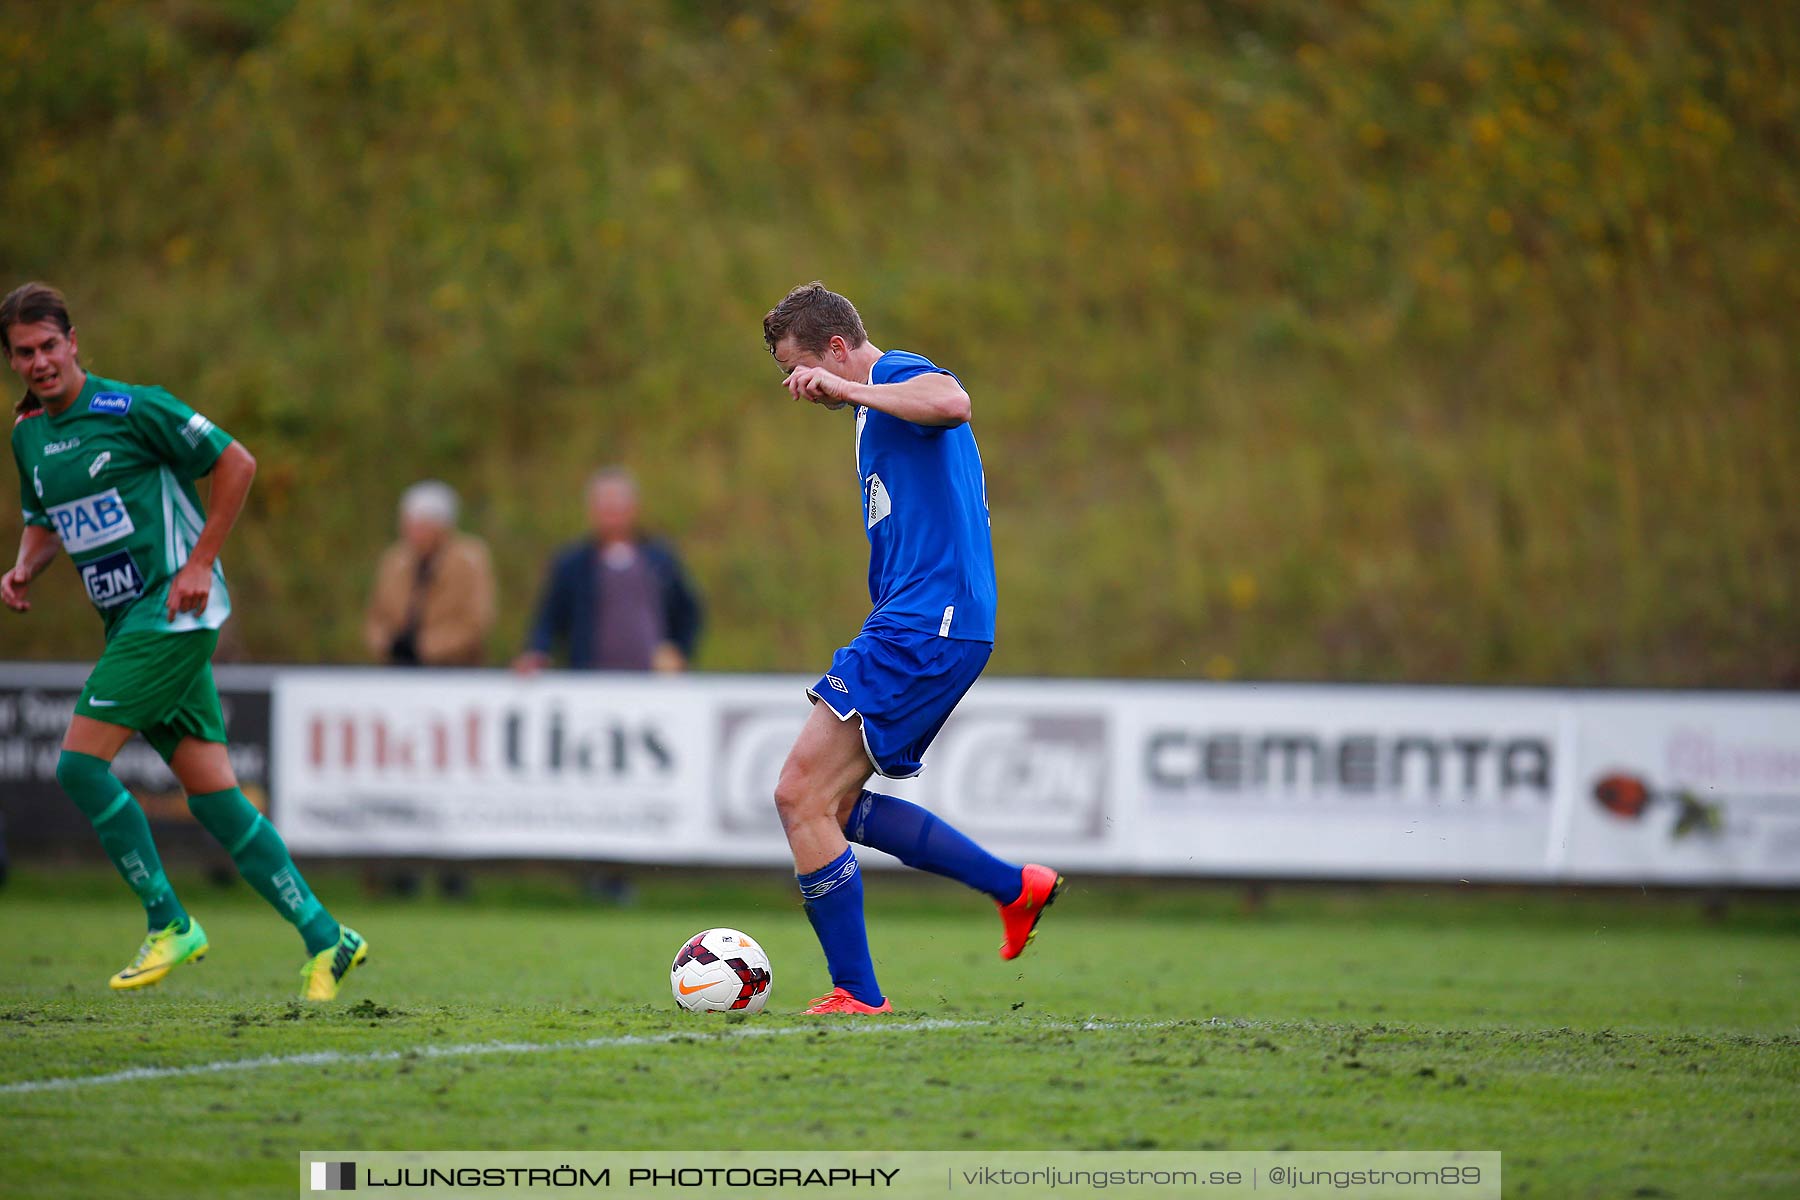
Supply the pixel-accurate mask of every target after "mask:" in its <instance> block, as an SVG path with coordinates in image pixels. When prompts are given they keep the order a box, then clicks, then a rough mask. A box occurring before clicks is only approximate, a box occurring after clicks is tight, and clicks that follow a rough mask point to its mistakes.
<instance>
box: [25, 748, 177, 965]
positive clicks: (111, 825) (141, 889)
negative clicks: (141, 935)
mask: <svg viewBox="0 0 1800 1200" xmlns="http://www.w3.org/2000/svg"><path fill="white" fill-rule="evenodd" d="M111 768H112V764H111V763H109V762H107V761H106V760H105V759H103V758H95V757H94V756H93V755H91V754H81V753H78V752H76V751H74V750H64V751H63V752H62V755H61V756H60V757H59V758H58V759H57V760H56V782H57V783H59V784H61V785H62V790H63V791H65V792H67V793H68V794H69V799H71V800H73V801H74V802H75V807H76V808H79V809H80V810H81V811H82V812H83V813H85V814H87V819H88V820H89V821H92V822H93V823H94V831H95V832H96V833H98V834H99V835H100V847H101V849H103V850H105V851H106V857H108V858H110V859H112V864H113V866H115V867H117V868H118V869H119V874H121V875H123V876H124V877H125V882H126V883H128V884H130V885H131V890H132V891H134V892H136V893H137V897H138V899H139V900H141V901H143V904H144V913H145V915H146V916H147V917H148V918H149V919H150V930H151V932H153V933H154V932H155V931H156V930H159V929H163V928H166V927H168V926H170V925H179V926H180V927H181V928H183V929H186V928H187V922H188V915H187V911H186V910H185V909H183V908H182V907H181V901H179V900H177V899H176V898H175V889H174V888H172V887H170V886H169V878H168V876H166V875H164V874H163V867H162V858H161V856H159V855H158V854H157V853H156V843H155V842H154V841H153V840H151V837H150V822H149V821H147V820H145V819H144V810H143V809H141V808H139V807H138V802H137V801H136V800H135V799H133V798H132V795H131V793H130V792H128V791H126V790H125V785H124V784H122V783H120V782H119V781H118V779H117V778H115V777H114V776H113V773H112V769H111Z"/></svg>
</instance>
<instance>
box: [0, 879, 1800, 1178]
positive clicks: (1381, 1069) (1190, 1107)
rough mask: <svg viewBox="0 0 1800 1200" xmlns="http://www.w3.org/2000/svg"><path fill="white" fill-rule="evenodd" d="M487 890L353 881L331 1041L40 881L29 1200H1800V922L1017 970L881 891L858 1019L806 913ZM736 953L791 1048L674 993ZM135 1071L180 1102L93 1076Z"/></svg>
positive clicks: (1, 933) (1282, 898)
mask: <svg viewBox="0 0 1800 1200" xmlns="http://www.w3.org/2000/svg"><path fill="white" fill-rule="evenodd" d="M177 882H178V884H179V883H181V882H182V881H181V880H179V879H178V880H177ZM503 886H504V894H500V893H502V889H503ZM479 887H480V888H481V891H482V898H481V900H480V902H478V903H475V904H460V905H459V904H451V903H446V902H440V901H435V900H433V901H413V902H391V901H390V902H373V901H370V900H367V899H364V898H362V897H361V896H359V894H358V892H357V889H356V888H355V887H354V886H352V885H351V884H350V883H349V881H347V880H344V879H331V878H327V879H325V880H323V881H322V885H321V887H320V891H321V894H322V895H323V896H324V897H325V898H326V900H327V902H328V903H330V904H332V905H333V907H334V908H335V909H336V910H337V911H339V912H340V914H342V915H344V916H346V917H348V918H349V919H350V920H351V921H352V923H354V924H355V925H356V926H357V927H358V928H359V929H361V930H362V932H363V933H364V934H365V935H367V936H368V938H369V940H370V943H371V947H372V959H371V963H370V965H369V967H368V968H367V969H366V970H365V971H363V972H360V973H359V974H358V975H357V976H355V977H353V981H352V983H351V984H350V985H349V987H348V988H347V994H346V997H345V998H344V999H343V1000H342V1001H340V1002H339V1003H337V1004H335V1005H332V1006H327V1007H309V1008H302V1007H301V1006H300V1005H298V1004H297V1003H295V1002H293V1001H292V1000H291V999H290V996H291V995H292V993H293V991H294V987H295V984H296V981H297V975H296V970H297V968H298V966H299V963H300V960H301V955H300V947H299V942H298V939H297V938H296V937H295V936H294V935H293V934H292V932H291V931H290V930H289V929H288V928H287V927H286V926H284V925H282V924H280V923H279V922H278V921H276V920H275V919H274V918H273V917H272V916H270V915H269V914H268V912H267V911H266V910H265V909H263V908H262V907H261V905H260V903H259V902H256V901H255V900H254V898H253V897H250V896H249V895H248V893H247V891H246V890H245V889H243V888H238V889H236V890H235V891H232V892H220V891H216V890H212V889H210V888H208V887H206V886H204V885H202V884H200V883H198V882H197V881H195V882H190V883H187V884H186V885H185V886H184V887H183V889H182V890H183V894H184V897H185V898H186V900H187V902H188V905H189V907H190V908H191V909H192V910H193V911H194V912H195V914H196V915H197V916H199V917H200V918H202V920H203V921H204V923H205V925H206V927H207V931H208V933H209V935H210V937H211V940H212V954H211V956H210V957H209V959H208V960H207V961H206V962H205V963H202V964H199V965H196V966H191V967H184V968H181V969H180V970H178V971H177V972H176V973H175V974H174V975H172V976H171V977H170V979H169V980H167V981H166V982H165V983H164V984H163V985H161V986H160V987H157V988H153V989H150V990H148V991H147V992H145V993H142V994H127V995H114V994H112V993H110V992H109V991H108V990H107V988H106V986H105V980H106V977H107V975H108V974H109V973H110V972H112V971H113V970H116V969H117V968H118V967H119V966H120V965H122V964H123V963H124V962H125V960H126V959H127V958H128V957H129V955H130V953H131V951H132V950H133V949H134V948H135V944H136V939H137V938H138V937H139V936H140V934H141V928H140V926H139V923H138V918H137V914H136V910H135V906H134V905H133V904H132V902H131V901H130V899H129V898H128V897H127V896H126V894H125V893H124V891H123V888H122V887H121V886H120V885H118V884H117V882H116V881H114V880H110V879H102V878H100V877H98V876H93V875H87V874H77V875H48V874H36V875H28V876H27V877H26V878H24V879H22V880H19V881H16V882H15V884H14V886H13V887H12V888H11V889H10V890H9V891H8V892H6V893H0V918H3V919H0V1164H3V1166H0V1179H3V1181H4V1182H3V1183H0V1193H4V1194H6V1195H19V1196H44V1197H50V1196H70V1197H75V1196H93V1195H102V1194H112V1193H113V1192H115V1191H117V1190H118V1188H119V1187H120V1186H126V1185H127V1184H128V1190H129V1191H131V1193H132V1194H134V1195H140V1196H156V1195H168V1196H194V1195H213V1196H222V1195H245V1196H249V1195H269V1194H287V1192H288V1190H289V1189H291V1188H292V1186H293V1179H294V1163H295V1155H296V1154H297V1152H299V1151H301V1150H308V1149H359V1148H366V1149H371V1150H378V1149H379V1150H398V1149H460V1150H477V1149H559V1150H600V1149H656V1148H668V1147H696V1148H716V1149H738V1148H750V1149H780V1148H788V1149H815V1148H865V1147H877V1148H896V1149H1000V1148H1015V1149H1017V1148H1044V1149H1091V1148H1105V1147H1113V1148H1159V1149H1210V1148H1229V1149H1236V1150H1262V1149H1288V1148H1291V1149H1494V1150H1500V1151H1502V1152H1503V1153H1504V1154H1505V1160H1504V1162H1505V1166H1504V1169H1505V1176H1506V1183H1507V1195H1509V1196H1515V1195H1516V1196H1550V1197H1576V1196H1609V1197H1610V1196H1634V1195H1635V1196H1666V1197H1715V1196H1734V1197H1738V1196H1791V1195H1795V1194H1800V1141H1797V1140H1796V1139H1795V1137H1794V1130H1795V1129H1797V1128H1800V1000H1797V999H1796V997H1800V938H1797V937H1796V934H1800V907H1797V906H1796V904H1795V903H1794V902H1793V901H1792V900H1781V901H1764V902H1757V903H1745V904H1741V905H1739V906H1738V907H1737V908H1736V909H1734V910H1733V911H1732V912H1731V913H1730V914H1729V915H1728V916H1727V917H1726V918H1725V919H1724V920H1723V921H1722V922H1716V923H1706V922H1703V921H1702V920H1701V919H1700V917H1699V915H1698V913H1697V911H1696V906H1695V904H1694V903H1693V902H1692V901H1686V902H1676V901H1670V900H1667V899H1658V898H1655V897H1637V896H1623V897H1620V896H1613V897H1606V898H1591V897H1589V898H1568V897H1544V896H1536V895H1518V894H1510V893H1505V894H1495V893H1489V894H1483V895H1467V894H1459V893H1458V892H1457V891H1456V890H1455V889H1447V888H1425V887H1416V888H1408V889H1403V890H1390V891H1386V892H1380V893H1360V894H1359V893H1349V892H1330V893H1318V892H1307V893H1285V892H1278V893H1277V894H1276V895H1275V897H1274V899H1273V900H1272V901H1271V902H1270V903H1269V904H1268V905H1267V906H1266V907H1265V908H1264V909H1262V910H1261V911H1258V912H1255V913H1246V912H1243V911H1241V910H1240V908H1239V905H1238V903H1237V897H1236V894H1235V893H1231V892H1225V891H1206V890H1199V889H1193V888H1170V887H1154V886H1151V885H1147V884H1132V885H1110V886H1101V885H1089V884H1086V883H1085V882H1084V881H1083V880H1080V879H1078V878H1077V879H1073V880H1071V887H1070V890H1069V892H1068V893H1067V894H1066V895H1065V897H1064V898H1063V899H1062V900H1061V901H1059V903H1058V905H1057V907H1056V908H1055V909H1054V910H1052V912H1051V913H1050V914H1049V916H1048V917H1046V919H1045V923H1044V926H1043V931H1042V932H1041V933H1040V935H1039V939H1038V942H1037V943H1036V944H1035V945H1034V946H1033V948H1032V949H1031V951H1029V952H1028V953H1027V954H1026V956H1025V957H1024V958H1022V959H1020V960H1019V961H1018V962H1016V963H1010V964H1009V963H1002V962H1001V961H1000V960H999V959H998V957H997V956H996V955H995V953H994V947H995V945H996V944H997V943H998V941H999V924H998V920H997V918H996V917H995V916H994V914H993V910H992V908H991V907H990V906H988V905H986V904H985V903H984V902H981V901H980V900H979V899H978V898H975V897H971V896H969V895H967V894H966V893H963V892H961V891H960V890H959V889H957V888H955V887H953V886H951V885H949V884H939V883H937V882H936V881H930V880H924V881H918V882H914V881H912V880H909V879H901V878H898V877H895V876H892V875H886V874H875V875H871V877H870V879H869V896H870V923H871V930H872V935H873V940H874V944H875V949H876V955H877V959H878V963H877V965H878V967H879V968H880V970H881V972H882V979H883V982H884V986H886V987H887V989H888V990H889V993H890V995H891V996H892V997H893V1000H894V1004H895V1008H896V1009H897V1010H898V1013H897V1015H896V1016H895V1017H892V1018H859V1019H853V1020H844V1019H834V1020H831V1021H819V1020H817V1019H813V1018H802V1017H799V1016H797V1015H795V1013H796V1010H797V1009H799V1008H800V1007H803V1006H804V1004H805V1002H806V1001H807V1000H808V999H810V998H811V997H812V996H814V995H816V994H818V993H819V992H822V991H824V990H826V986H827V983H826V979H825V976H824V974H823V965H822V962H821V960H820V957H819V954H818V951H817V949H816V946H815V944H814V942H813V940H812V936H811V932H810V930H809V929H808V928H807V925H806V922H805V920H804V918H803V917H802V916H801V914H800V912H799V908H798V904H797V903H796V902H795V900H794V898H793V896H792V894H791V890H790V889H789V888H788V887H786V886H784V885H783V884H782V883H781V881H779V880H778V879H768V880H764V879H759V878H745V879H741V880H736V881H727V882H714V883H707V882H704V881H700V880H697V879H695V878H691V877H681V876H655V875H653V876H650V877H648V879H647V880H646V882H645V883H644V885H643V887H642V888H641V890H640V893H639V896H638V898H637V902H636V903H634V904H632V905H630V906H627V907H613V906H599V905H590V904H586V903H583V902H581V901H578V900H576V899H574V898H573V897H570V896H564V895H561V894H560V893H558V892H557V890H556V889H554V888H551V887H548V886H544V885H529V884H527V885H520V884H517V883H510V884H505V885H503V884H502V883H496V882H493V881H483V882H482V883H481V884H480V885H479ZM714 924H728V925H735V926H738V927H740V928H743V929H745V930H747V931H749V932H750V933H752V934H753V935H754V936H756V937H757V938H759V939H760V940H761V941H762V942H763V944H764V945H765V946H766V947H767V948H768V950H769V953H770V956H771V958H772V960H773V964H774V976H775V983H774V993H773V997H772V1000H771V1003H770V1009H769V1011H768V1012H766V1013H764V1014H761V1015H759V1016H755V1017H750V1018H741V1017H718V1016H692V1015H688V1014H685V1013H681V1012H678V1011H676V1010H675V1009H674V1007H673V1004H672V1002H671V1000H670V998H669V993H668V983H667V979H666V977H665V972H666V970H667V967H668V962H669V959H670V958H671V957H672V956H673V955H674V953H675V952H676V950H678V949H679V948H680V946H681V943H682V941H683V939H684V938H686V937H688V936H689V935H691V934H693V933H694V932H695V931H697V930H699V929H701V928H703V927H705V926H707V925H714ZM297 1055H308V1056H310V1057H309V1058H306V1059H304V1060H302V1061H292V1060H291V1057H290V1056H297ZM134 1068H157V1069H161V1068H172V1069H174V1070H172V1071H169V1072H167V1073H163V1074H159V1075H155V1076H152V1077H140V1078H136V1079H130V1080H119V1081H112V1082H107V1081H103V1080H100V1079H96V1078H93V1077H99V1076H106V1075H110V1074H113V1073H117V1072H121V1071H127V1070H131V1069H134ZM196 1068H204V1069H196ZM84 1079H86V1080H87V1082H81V1081H82V1080H84ZM47 1081H69V1082H56V1083H54V1084H48V1083H47Z"/></svg>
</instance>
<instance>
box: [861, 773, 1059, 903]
mask: <svg viewBox="0 0 1800 1200" xmlns="http://www.w3.org/2000/svg"><path fill="white" fill-rule="evenodd" d="M844 834H845V836H846V837H848V838H849V839H850V840H851V841H853V842H856V843H858V844H860V845H864V846H872V847H874V848H875V849H877V850H885V851H886V852H887V853H889V854H891V855H893V856H894V857H895V858H897V859H899V860H900V861H901V862H903V863H905V864H906V865H907V866H909V867H917V868H918V869H919V870H921V871H930V872H931V873H932V874H933V875H945V876H948V877H949V878H951V879H954V880H956V881H957V882H958V883H964V884H967V885H968V886H970V887H972V888H974V889H975V890H976V891H978V892H986V893H987V894H988V895H990V896H992V897H993V898H994V899H995V900H998V901H999V902H1000V903H1001V904H1011V903H1012V902H1013V901H1014V900H1017V899H1018V898H1019V893H1020V892H1021V891H1022V890H1024V887H1025V878H1024V872H1023V870H1022V869H1021V868H1020V867H1018V866H1017V865H1016V864H1013V863H1009V862H1007V861H1006V860H1005V859H1000V858H995V857H994V856H993V855H992V854H989V853H988V852H987V851H986V850H983V849H982V848H981V847H980V846H977V845H976V844H975V843H974V842H972V841H970V840H969V839H968V837H967V836H966V835H964V834H963V833H961V832H960V831H958V830H957V829H956V827H955V826H953V825H951V824H950V823H949V822H948V821H944V820H941V819H939V818H938V817H935V816H933V815H932V814H931V813H929V812H927V811H926V810H925V809H922V808H920V807H919V806H918V805H916V804H912V803H909V802H908V801H905V800H901V799H899V798H898V797H895V796H883V795H881V794H880V793H879V792H864V793H863V794H862V796H861V798H860V799H858V800H857V802H856V807H855V808H854V809H853V810H852V811H851V813H850V824H849V825H848V826H846V827H845V829H844Z"/></svg>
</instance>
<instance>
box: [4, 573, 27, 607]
mask: <svg viewBox="0 0 1800 1200" xmlns="http://www.w3.org/2000/svg"><path fill="white" fill-rule="evenodd" d="M30 586H31V576H29V575H27V574H25V573H24V572H23V571H22V570H20V569H19V568H18V567H14V568H13V569H12V570H10V571H8V572H7V573H6V574H5V575H0V601H5V603H6V607H8V608H10V609H12V610H13V611H14V612H30V611H31V601H30V600H28V599H27V598H26V594H25V593H26V589H27V588H29V587H30Z"/></svg>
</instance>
